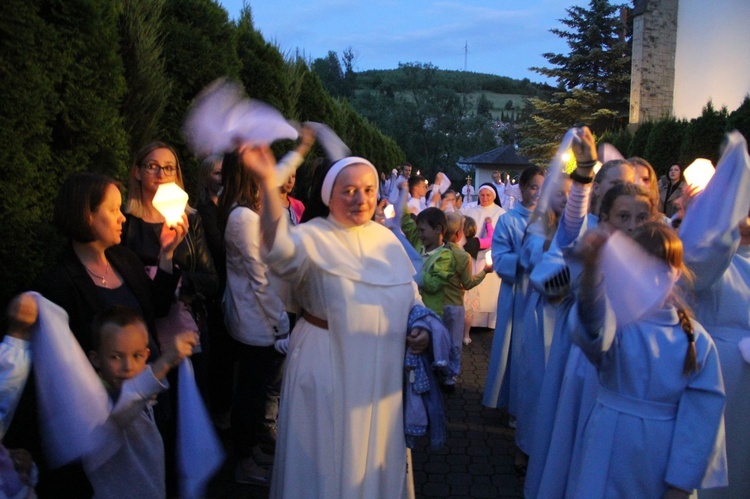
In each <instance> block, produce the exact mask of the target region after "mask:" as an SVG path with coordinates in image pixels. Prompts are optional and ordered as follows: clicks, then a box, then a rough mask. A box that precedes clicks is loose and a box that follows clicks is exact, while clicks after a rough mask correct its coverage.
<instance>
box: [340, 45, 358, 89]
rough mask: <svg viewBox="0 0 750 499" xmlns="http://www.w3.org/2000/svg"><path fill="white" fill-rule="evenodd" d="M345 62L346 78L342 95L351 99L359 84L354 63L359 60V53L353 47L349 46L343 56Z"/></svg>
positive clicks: (342, 60) (342, 59)
mask: <svg viewBox="0 0 750 499" xmlns="http://www.w3.org/2000/svg"><path fill="white" fill-rule="evenodd" d="M341 62H343V70H344V80H343V88H342V95H341V96H342V97H345V98H347V99H350V98H351V97H352V95H354V89H355V88H356V86H357V73H356V72H355V71H354V64H355V63H356V62H357V54H355V53H354V49H353V48H352V47H347V48H346V49H345V50H344V53H343V55H342V56H341Z"/></svg>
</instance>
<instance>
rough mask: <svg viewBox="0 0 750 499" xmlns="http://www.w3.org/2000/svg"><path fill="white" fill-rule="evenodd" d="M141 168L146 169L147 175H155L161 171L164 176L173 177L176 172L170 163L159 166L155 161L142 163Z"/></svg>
mask: <svg viewBox="0 0 750 499" xmlns="http://www.w3.org/2000/svg"><path fill="white" fill-rule="evenodd" d="M141 168H143V169H144V170H146V173H148V174H149V175H156V174H157V173H159V172H162V174H164V176H165V177H174V175H175V174H176V173H177V167H175V166H172V165H167V166H161V165H159V164H157V163H144V164H142V165H141Z"/></svg>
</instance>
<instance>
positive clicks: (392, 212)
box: [383, 204, 396, 218]
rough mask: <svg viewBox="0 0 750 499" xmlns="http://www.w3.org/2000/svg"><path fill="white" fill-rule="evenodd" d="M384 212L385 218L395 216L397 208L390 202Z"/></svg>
mask: <svg viewBox="0 0 750 499" xmlns="http://www.w3.org/2000/svg"><path fill="white" fill-rule="evenodd" d="M383 214H384V215H385V218H393V217H395V216H396V209H395V208H394V207H393V205H392V204H389V205H388V206H386V207H385V208H384V209H383Z"/></svg>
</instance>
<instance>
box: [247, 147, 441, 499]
mask: <svg viewBox="0 0 750 499" xmlns="http://www.w3.org/2000/svg"><path fill="white" fill-rule="evenodd" d="M240 154H241V157H242V159H243V161H244V164H245V165H246V167H248V168H251V169H252V170H253V172H254V173H255V174H256V176H257V177H258V182H259V184H260V185H261V189H262V190H263V191H264V192H263V207H262V209H261V221H262V224H261V226H262V234H261V239H262V241H263V243H262V250H263V251H264V252H265V261H266V263H267V264H268V265H269V267H271V268H272V269H273V270H274V271H275V272H277V273H278V274H279V275H280V276H281V277H282V278H284V279H286V280H288V281H289V282H290V283H291V285H292V286H293V287H295V288H296V291H297V296H298V298H299V302H300V305H301V307H302V309H303V310H304V312H303V314H302V318H301V319H300V320H299V321H298V322H297V325H296V327H295V328H294V331H293V332H292V334H291V339H290V343H289V351H288V356H287V367H286V371H285V374H284V384H283V388H282V399H283V401H284V402H283V403H282V404H281V412H280V415H279V422H278V428H279V434H278V440H277V444H276V458H275V464H274V469H273V478H272V482H271V497H277V498H281V497H284V498H295V497H305V498H330V497H346V498H353V497H358V498H373V499H374V498H380V497H413V495H414V490H413V481H412V477H411V476H410V474H409V473H408V465H407V463H408V460H409V457H408V453H407V449H406V445H405V440H404V428H403V403H402V397H403V396H402V380H403V378H402V374H403V361H404V353H405V348H406V347H407V346H408V347H410V348H411V349H412V351H414V352H415V353H418V352H420V351H423V350H425V349H426V348H427V347H428V346H429V336H428V334H427V332H426V331H424V330H421V329H414V330H412V331H410V332H409V334H408V335H407V319H408V315H409V311H410V310H411V308H412V307H413V306H414V305H421V299H420V298H419V294H418V290H417V287H416V285H415V284H414V281H413V280H412V275H413V274H414V268H413V266H412V264H411V261H410V260H409V257H408V256H407V254H406V252H405V251H404V249H403V247H402V245H401V243H400V242H399V241H398V240H397V239H396V237H395V236H394V235H393V233H392V232H391V231H390V230H388V229H387V228H386V227H384V226H382V225H380V224H378V223H376V222H373V221H372V220H371V219H372V216H373V214H374V211H375V207H376V203H377V189H378V180H377V178H378V177H377V171H376V170H375V167H374V166H373V165H372V164H371V163H370V162H369V161H367V160H366V159H363V158H356V157H349V158H345V159H342V160H339V161H338V162H336V163H334V164H333V165H332V166H331V167H330V169H329V170H328V171H327V172H324V173H325V177H324V178H323V180H322V183H321V181H320V179H318V180H317V182H315V184H314V187H317V188H318V191H319V192H320V195H321V198H322V199H321V201H322V203H323V204H324V205H325V208H327V210H326V209H324V210H323V212H322V215H321V216H318V217H316V218H313V219H312V220H310V221H309V222H307V223H303V224H301V225H299V226H296V227H290V226H288V225H287V224H286V221H285V220H284V217H283V216H280V214H281V212H280V206H279V198H278V196H275V195H272V194H273V193H275V189H276V184H275V183H274V168H273V167H274V164H275V161H274V159H273V155H272V154H271V152H270V150H269V149H268V148H267V147H260V148H247V149H245V150H243V151H241V153H240ZM315 209H316V208H315V203H314V202H311V203H310V205H309V206H308V210H315ZM326 211H329V213H327V214H326V213H325V212H326Z"/></svg>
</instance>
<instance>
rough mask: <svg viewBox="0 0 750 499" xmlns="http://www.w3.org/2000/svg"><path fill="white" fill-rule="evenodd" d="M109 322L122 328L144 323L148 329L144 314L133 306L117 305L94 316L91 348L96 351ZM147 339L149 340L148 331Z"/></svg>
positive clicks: (144, 326)
mask: <svg viewBox="0 0 750 499" xmlns="http://www.w3.org/2000/svg"><path fill="white" fill-rule="evenodd" d="M107 324H114V325H115V326H117V327H120V328H122V327H125V326H130V325H133V324H142V325H143V328H144V329H145V330H146V331H148V326H146V321H145V320H143V316H142V315H141V314H140V313H139V312H136V311H135V310H133V309H132V308H127V307H123V306H121V305H115V306H114V307H112V308H108V309H107V310H105V311H104V312H102V313H101V314H98V315H97V316H96V317H94V321H93V323H92V324H91V335H92V337H91V348H92V349H93V350H94V351H95V352H98V351H99V347H100V346H101V343H102V333H103V331H104V326H106V325H107ZM146 339H147V340H148V333H147V337H146Z"/></svg>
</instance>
